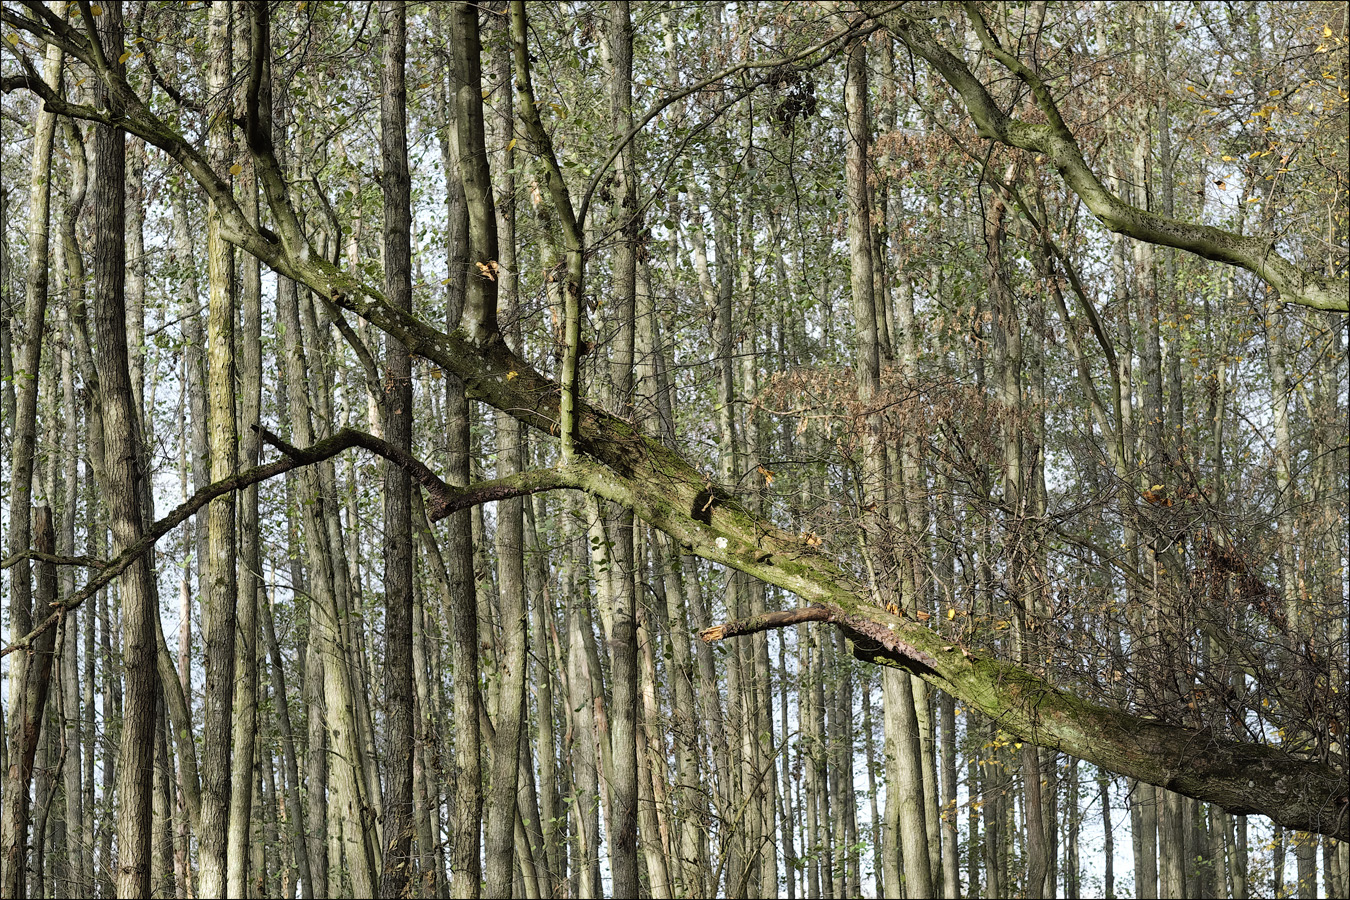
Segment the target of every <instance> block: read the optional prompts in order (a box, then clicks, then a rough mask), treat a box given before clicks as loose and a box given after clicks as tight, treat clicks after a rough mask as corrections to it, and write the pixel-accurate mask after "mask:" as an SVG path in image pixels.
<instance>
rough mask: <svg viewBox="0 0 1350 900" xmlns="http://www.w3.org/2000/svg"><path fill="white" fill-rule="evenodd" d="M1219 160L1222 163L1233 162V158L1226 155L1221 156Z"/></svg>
mask: <svg viewBox="0 0 1350 900" xmlns="http://www.w3.org/2000/svg"><path fill="white" fill-rule="evenodd" d="M1219 158H1220V159H1222V160H1223V161H1224V162H1232V161H1233V157H1231V156H1229V155H1228V154H1227V153H1225V154H1224V155H1223V156H1221V157H1219Z"/></svg>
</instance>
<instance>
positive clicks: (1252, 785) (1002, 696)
mask: <svg viewBox="0 0 1350 900" xmlns="http://www.w3.org/2000/svg"><path fill="white" fill-rule="evenodd" d="M800 622H827V623H830V624H834V625H837V626H839V627H840V628H842V629H843V630H844V633H845V634H846V635H848V637H849V638H850V639H851V640H852V641H853V642H854V655H855V656H857V657H858V658H859V659H862V660H864V661H867V662H872V663H876V664H878V665H886V666H892V667H895V668H900V669H904V670H906V671H908V672H911V673H913V674H915V675H918V676H919V677H920V678H923V679H924V680H925V681H927V682H929V683H930V684H933V685H935V686H936V687H939V688H941V689H942V690H945V691H948V692H949V693H952V694H954V695H956V696H959V697H961V698H962V699H963V700H965V701H966V702H968V703H969V704H970V705H971V706H973V707H974V708H976V709H979V710H980V711H981V712H983V713H984V714H985V715H987V716H989V717H990V718H992V719H993V720H994V721H995V722H997V723H998V725H999V727H1000V728H1002V729H1003V730H1004V731H1006V732H1008V733H1009V734H1012V735H1015V736H1016V737H1018V738H1020V739H1022V740H1025V741H1028V742H1030V743H1033V744H1035V745H1037V746H1040V747H1048V748H1050V749H1053V750H1062V751H1064V752H1066V753H1069V754H1070V755H1072V756H1076V757H1078V758H1079V759H1082V760H1085V761H1087V762H1090V763H1092V764H1094V765H1098V766H1101V767H1103V768H1105V769H1108V770H1110V771H1112V772H1116V773H1118V774H1121V775H1127V776H1129V777H1132V778H1137V779H1139V780H1140V781H1144V782H1147V783H1149V784H1154V785H1157V786H1159V787H1163V788H1166V789H1167V790H1170V791H1175V792H1176V793H1178V794H1184V795H1186V796H1188V797H1194V798H1196V799H1198V800H1205V801H1207V802H1210V803H1214V804H1216V805H1218V806H1219V807H1221V808H1223V809H1224V810H1226V811H1228V812H1230V813H1232V814H1234V815H1249V814H1252V813H1259V814H1261V815H1265V816H1269V817H1270V818H1272V819H1274V820H1275V821H1276V822H1279V823H1281V824H1283V825H1285V826H1286V827H1290V828H1294V829H1296V830H1299V831H1314V832H1318V833H1320V834H1327V835H1331V836H1333V837H1335V838H1338V839H1339V840H1347V839H1350V784H1347V782H1346V778H1345V775H1344V774H1342V773H1341V772H1339V771H1337V770H1336V769H1334V768H1333V767H1331V766H1329V765H1326V764H1325V763H1322V762H1320V761H1318V760H1315V759H1307V758H1303V757H1300V756H1296V755H1294V754H1292V753H1289V752H1287V751H1285V750H1282V749H1280V748H1279V747H1272V746H1269V745H1267V744H1259V743H1251V742H1239V741H1234V740H1232V739H1230V738H1226V737H1223V736H1220V735H1217V734H1215V733H1214V732H1212V731H1210V730H1207V729H1195V728H1187V727H1185V726H1182V725H1172V724H1168V723H1167V722H1164V721H1161V720H1159V719H1148V718H1143V717H1141V716H1136V715H1132V714H1131V713H1128V712H1124V711H1123V710H1118V709H1112V708H1109V707H1105V706H1098V705H1096V704H1093V703H1089V702H1087V701H1085V700H1083V699H1081V698H1079V697H1077V696H1075V695H1073V694H1071V693H1070V692H1068V691H1065V690H1061V689H1058V688H1055V687H1054V686H1052V685H1051V684H1049V683H1048V682H1046V681H1044V680H1042V679H1040V678H1038V677H1036V676H1034V675H1032V674H1031V673H1029V672H1026V671H1024V670H1022V669H1019V668H1018V667H1016V666H1014V665H1012V664H1010V663H1006V662H1003V661H1001V660H998V659H994V658H992V657H982V656H979V655H977V654H974V653H971V652H970V651H968V650H966V649H965V648H963V647H961V646H959V645H958V644H955V643H944V639H943V638H942V636H941V635H939V634H937V633H936V632H934V631H931V630H930V629H928V628H925V627H923V626H922V625H918V624H917V623H914V622H913V621H912V620H911V621H906V620H905V619H901V618H899V617H897V616H893V615H891V614H889V613H887V612H886V611H884V610H881V609H876V610H875V611H873V612H868V613H867V614H865V615H864V614H862V613H861V612H848V611H846V610H845V609H843V608H842V607H838V606H835V605H833V604H829V603H815V604H812V605H810V606H807V607H802V608H799V609H794V610H785V611H781V612H771V613H764V614H762V615H758V616H754V617H752V618H749V619H742V620H739V621H733V622H726V623H723V624H721V625H717V626H714V627H712V628H706V629H704V630H703V631H702V632H700V635H699V636H700V637H701V638H702V639H703V640H704V641H708V642H711V641H716V640H722V639H723V638H728V637H738V636H743V635H747V634H755V633H757V632H761V631H767V630H770V629H773V628H783V627H786V626H788V625H795V624H797V623H800Z"/></svg>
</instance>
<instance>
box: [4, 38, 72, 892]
mask: <svg viewBox="0 0 1350 900" xmlns="http://www.w3.org/2000/svg"><path fill="white" fill-rule="evenodd" d="M61 62H62V53H61V51H60V49H59V48H57V47H55V46H54V45H49V46H48V48H47V56H46V59H45V61H44V64H43V79H44V80H45V81H46V82H47V84H49V85H52V86H54V87H55V86H57V85H58V84H59V82H60V72H61ZM55 135H56V116H55V114H53V113H51V112H49V111H48V110H47V109H46V107H45V106H44V105H41V104H39V109H38V113H37V121H36V123H35V126H34V134H33V162H32V174H31V177H30V179H29V201H28V202H29V221H28V234H29V248H28V252H29V256H28V271H27V277H26V279H25V285H24V287H25V302H24V325H25V329H24V330H25V332H26V337H25V339H24V340H23V342H22V345H21V347H20V353H19V360H18V365H17V367H16V368H15V370H14V373H13V379H14V383H15V384H16V389H15V395H16V396H15V409H14V415H13V419H12V422H13V427H14V437H13V453H12V456H11V466H12V468H11V470H10V495H9V498H8V499H9V504H8V508H9V512H10V522H9V552H10V554H16V553H24V552H26V551H28V550H29V549H31V546H30V544H31V542H32V540H33V529H32V526H31V522H32V515H33V512H32V494H33V458H34V447H35V445H36V440H37V398H38V370H39V365H40V363H41V360H42V342H43V338H44V336H45V334H46V315H47V287H48V269H49V265H50V262H51V253H50V250H49V247H50V236H51V174H52V144H53V141H54V139H55ZM48 552H53V551H51V550H49V551H48ZM31 579H32V567H31V565H30V563H29V562H28V559H27V558H26V557H25V558H23V559H21V560H20V561H19V562H18V563H17V564H16V565H15V566H14V567H13V570H12V571H11V573H10V599H9V621H10V628H11V630H12V634H13V636H14V637H15V638H20V637H23V636H24V635H26V634H27V633H28V632H29V631H30V630H32V627H33V585H32V580H31ZM45 608H46V607H45V606H43V607H41V609H45ZM49 630H50V629H49ZM42 644H43V650H44V651H45V653H46V654H48V655H47V656H46V658H45V659H44V658H42V657H41V656H34V657H30V656H29V655H28V654H25V653H19V654H15V656H14V658H13V660H12V661H11V663H10V680H9V691H8V694H9V698H10V699H11V704H10V707H9V709H8V710H7V711H6V712H7V713H8V719H9V721H8V722H6V723H5V724H6V725H7V726H8V730H7V733H6V734H5V735H4V740H5V741H6V747H7V752H8V754H9V758H8V760H7V762H8V765H7V766H6V767H5V771H6V772H7V776H6V779H5V785H4V801H3V813H0V888H3V889H4V893H5V894H6V896H10V897H19V896H22V895H24V894H25V893H26V889H25V886H24V876H25V870H26V868H27V866H28V820H29V801H28V792H29V789H30V785H31V784H32V777H33V759H34V753H36V751H37V741H38V734H39V729H41V727H42V719H43V714H44V707H43V706H38V707H31V706H28V705H27V702H28V700H29V699H30V698H31V699H33V700H38V699H41V700H42V701H43V702H44V704H45V699H46V681H47V679H46V676H45V674H42V673H43V672H44V667H45V668H46V669H49V668H50V663H51V658H50V653H51V647H52V644H51V640H50V639H46V640H44V641H43V642H42ZM39 652H41V651H39ZM39 685H40V692H39ZM14 698H19V702H17V703H16V702H13V699H14ZM30 748H31V749H30Z"/></svg>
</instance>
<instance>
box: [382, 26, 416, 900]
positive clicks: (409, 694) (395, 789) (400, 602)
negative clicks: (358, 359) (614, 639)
mask: <svg viewBox="0 0 1350 900" xmlns="http://www.w3.org/2000/svg"><path fill="white" fill-rule="evenodd" d="M380 23H381V31H382V34H383V40H382V42H381V63H382V65H381V68H380V152H381V156H382V159H383V169H384V177H383V178H382V179H381V186H382V187H383V189H384V281H385V283H384V289H385V296H386V297H388V298H389V302H390V303H391V304H392V305H393V306H394V307H395V308H397V309H401V310H404V311H406V312H412V238H411V216H412V198H411V178H410V176H409V173H408V137H407V128H408V126H407V104H408V98H407V88H406V87H405V85H404V73H403V68H404V57H405V55H406V46H407V11H406V9H405V7H404V4H403V2H402V0H382V2H381V4H380ZM384 391H385V395H384V424H385V440H387V441H389V442H390V443H391V444H393V445H394V446H395V447H398V448H399V449H401V450H404V451H405V452H408V453H411V452H412V416H413V390H412V357H411V356H410V355H409V354H408V351H407V349H406V348H405V347H403V345H402V344H400V343H399V342H398V341H397V340H395V339H393V338H388V339H386V343H385V388H384ZM411 495H412V482H411V478H410V477H409V475H408V472H407V470H406V469H404V468H402V467H401V466H398V465H396V464H394V463H392V462H388V461H386V462H385V464H384V520H385V524H384V582H385V583H384V598H385V613H384V616H385V619H384V640H385V654H384V678H385V681H384V693H385V716H386V722H387V728H388V741H389V744H388V746H389V750H388V753H387V755H386V762H387V766H386V772H387V778H388V789H387V792H386V796H385V805H384V809H385V816H386V819H385V830H384V835H385V844H384V846H383V847H382V848H381V850H382V853H383V865H382V870H381V877H380V894H381V895H382V896H385V897H402V896H404V894H405V893H406V892H407V890H408V887H409V882H410V878H411V875H412V838H413V833H414V830H415V827H414V822H413V754H414V753H415V752H416V743H415V740H414V730H415V720H414V718H413V702H414V696H415V695H414V693H413V691H414V688H413V647H412V643H413V584H412V577H413V547H412V496H411Z"/></svg>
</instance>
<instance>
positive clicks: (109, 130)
mask: <svg viewBox="0 0 1350 900" xmlns="http://www.w3.org/2000/svg"><path fill="white" fill-rule="evenodd" d="M103 13H104V14H103V15H102V16H100V17H99V37H100V39H101V41H102V42H103V52H104V54H105V56H106V57H107V58H108V59H109V60H113V59H118V58H120V57H121V56H122V47H123V44H122V11H121V4H120V2H116V0H114V2H112V3H109V4H108V5H106V6H104V7H103ZM98 89H101V86H100V88H98ZM101 102H103V103H107V104H109V107H108V108H109V109H115V107H116V104H117V103H118V102H119V101H118V100H117V98H115V97H109V96H105V97H102V98H101ZM125 141H126V138H125V134H124V132H122V131H121V130H120V129H117V128H113V127H110V126H106V125H96V126H94V154H95V160H96V162H95V172H94V195H95V196H94V207H95V209H96V211H97V213H96V215H97V219H96V225H95V235H94V241H95V252H94V280H95V290H96V298H97V300H98V303H97V305H96V310H97V311H96V315H95V321H96V325H97V328H96V330H97V335H98V340H97V347H98V352H97V365H98V377H99V388H100V392H101V395H102V404H101V405H102V421H103V427H104V434H105V441H106V453H107V458H106V460H105V467H106V476H105V483H104V487H103V491H102V495H103V497H104V498H105V499H106V501H107V503H108V509H109V512H110V514H111V520H112V529H111V530H112V536H113V552H114V553H118V552H121V551H122V550H124V549H125V548H127V547H129V546H131V545H132V544H134V543H135V542H136V541H138V540H139V539H140V538H141V535H142V534H143V533H144V530H145V519H144V513H143V511H142V509H141V499H142V496H143V492H142V488H141V479H142V478H143V477H144V475H143V473H142V472H141V459H142V456H141V453H140V447H139V434H140V429H139V421H140V416H139V413H138V411H137V410H136V408H135V405H134V402H133V397H132V389H131V376H130V373H129V370H128V365H127V360H128V352H127V335H126V305H125V284H126V282H125V274H126V258H125V253H126V243H125V234H126V232H125V222H124V209H125V203H124V196H125V193H124V192H125V171H124V170H125V163H126V144H125ZM119 585H120V595H121V599H122V612H123V617H122V635H121V651H122V669H123V673H124V679H125V690H124V692H123V694H122V698H121V704H120V708H121V711H122V730H121V738H120V743H119V745H118V753H117V782H116V794H117V801H118V806H117V846H118V859H117V864H116V869H115V881H116V889H117V894H118V896H120V897H148V896H149V895H150V888H151V885H150V851H151V845H150V841H151V820H152V811H153V804H152V800H151V788H152V786H153V783H154V751H155V743H154V733H155V703H156V696H157V694H158V685H157V683H156V677H155V676H156V673H155V650H156V647H155V631H154V621H155V617H156V616H157V611H156V609H155V605H154V586H153V575H152V573H151V569H150V561H149V559H148V558H146V557H140V558H138V559H137V560H136V561H135V562H133V563H132V564H131V565H130V566H128V567H127V569H126V570H125V571H124V572H123V574H122V575H121V576H120V577H119Z"/></svg>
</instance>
